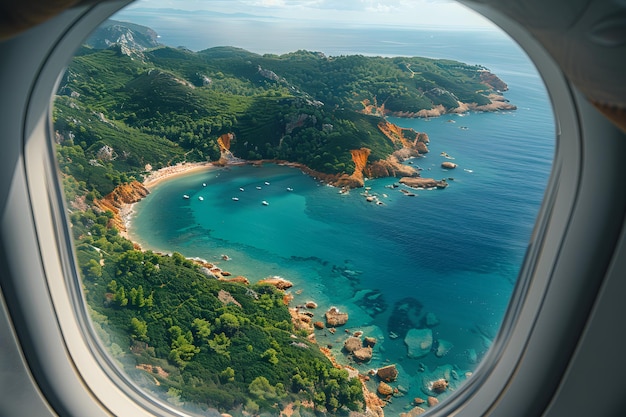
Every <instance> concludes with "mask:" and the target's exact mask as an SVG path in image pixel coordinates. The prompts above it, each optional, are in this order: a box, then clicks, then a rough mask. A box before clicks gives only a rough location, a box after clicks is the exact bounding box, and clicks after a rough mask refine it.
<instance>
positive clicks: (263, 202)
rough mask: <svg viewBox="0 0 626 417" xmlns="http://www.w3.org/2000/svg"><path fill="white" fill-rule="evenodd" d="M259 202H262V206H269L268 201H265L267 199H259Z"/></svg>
mask: <svg viewBox="0 0 626 417" xmlns="http://www.w3.org/2000/svg"><path fill="white" fill-rule="evenodd" d="M261 204H263V205H264V206H269V205H270V203H268V202H267V201H265V200H263V201H261Z"/></svg>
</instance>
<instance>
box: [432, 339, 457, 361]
mask: <svg viewBox="0 0 626 417" xmlns="http://www.w3.org/2000/svg"><path fill="white" fill-rule="evenodd" d="M453 347H454V345H453V344H452V342H448V341H447V340H444V339H438V340H437V348H436V349H435V356H437V357H438V358H442V357H444V356H446V355H447V354H448V352H450V349H452V348H453Z"/></svg>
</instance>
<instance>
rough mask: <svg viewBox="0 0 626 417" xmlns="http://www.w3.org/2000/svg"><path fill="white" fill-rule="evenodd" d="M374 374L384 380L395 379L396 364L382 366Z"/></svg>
mask: <svg viewBox="0 0 626 417" xmlns="http://www.w3.org/2000/svg"><path fill="white" fill-rule="evenodd" d="M376 375H377V376H378V377H379V378H380V379H382V380H383V381H386V382H391V381H395V380H396V378H398V369H396V365H388V366H384V367H382V368H378V370H377V371H376Z"/></svg>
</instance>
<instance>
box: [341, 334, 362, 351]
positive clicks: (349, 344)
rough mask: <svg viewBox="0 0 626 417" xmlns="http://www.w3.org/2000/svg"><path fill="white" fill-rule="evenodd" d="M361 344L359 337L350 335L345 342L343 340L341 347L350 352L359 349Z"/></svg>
mask: <svg viewBox="0 0 626 417" xmlns="http://www.w3.org/2000/svg"><path fill="white" fill-rule="evenodd" d="M362 346H363V344H362V342H361V339H359V338H358V337H354V336H350V337H349V338H347V339H346V341H345V342H343V348H344V349H345V350H346V352H350V353H352V352H354V351H355V350H358V349H361V347H362Z"/></svg>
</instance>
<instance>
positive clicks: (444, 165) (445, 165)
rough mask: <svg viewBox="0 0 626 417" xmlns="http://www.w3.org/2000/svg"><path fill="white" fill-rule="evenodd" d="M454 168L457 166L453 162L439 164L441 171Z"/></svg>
mask: <svg viewBox="0 0 626 417" xmlns="http://www.w3.org/2000/svg"><path fill="white" fill-rule="evenodd" d="M456 167H457V164H455V163H454V162H450V161H444V162H442V163H441V168H443V169H454V168H456Z"/></svg>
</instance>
